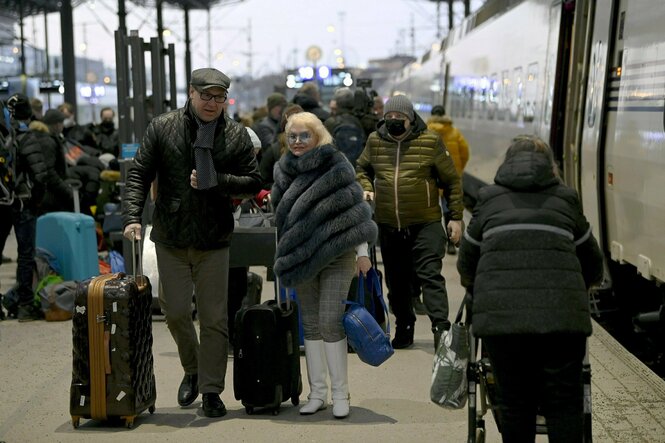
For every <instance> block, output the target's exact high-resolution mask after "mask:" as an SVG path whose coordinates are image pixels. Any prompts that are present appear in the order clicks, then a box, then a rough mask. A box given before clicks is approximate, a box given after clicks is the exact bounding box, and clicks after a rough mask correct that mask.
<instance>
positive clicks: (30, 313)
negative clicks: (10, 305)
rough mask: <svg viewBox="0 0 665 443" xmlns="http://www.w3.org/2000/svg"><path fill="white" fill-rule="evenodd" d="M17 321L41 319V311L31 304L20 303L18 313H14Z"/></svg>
mask: <svg viewBox="0 0 665 443" xmlns="http://www.w3.org/2000/svg"><path fill="white" fill-rule="evenodd" d="M16 317H17V318H18V321H20V322H22V323H23V322H29V321H34V320H41V319H42V318H43V317H42V313H41V311H39V310H38V309H37V308H36V307H35V306H33V305H20V306H19V307H18V314H17V315H16Z"/></svg>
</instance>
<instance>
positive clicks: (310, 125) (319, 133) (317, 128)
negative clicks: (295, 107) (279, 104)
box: [284, 112, 333, 146]
mask: <svg viewBox="0 0 665 443" xmlns="http://www.w3.org/2000/svg"><path fill="white" fill-rule="evenodd" d="M296 123H300V124H301V125H303V126H305V127H306V128H307V129H309V130H310V131H312V133H313V134H314V135H315V136H316V139H317V144H316V146H323V145H329V144H331V143H332V142H333V138H332V135H330V132H328V130H327V129H326V127H325V126H323V123H322V122H321V120H320V119H319V118H318V117H317V116H316V115H314V114H312V113H311V112H297V113H295V114H292V115H291V116H290V117H289V118H288V120H287V121H286V128H284V132H285V133H286V134H288V133H289V130H290V129H291V127H292V126H293V125H294V124H296Z"/></svg>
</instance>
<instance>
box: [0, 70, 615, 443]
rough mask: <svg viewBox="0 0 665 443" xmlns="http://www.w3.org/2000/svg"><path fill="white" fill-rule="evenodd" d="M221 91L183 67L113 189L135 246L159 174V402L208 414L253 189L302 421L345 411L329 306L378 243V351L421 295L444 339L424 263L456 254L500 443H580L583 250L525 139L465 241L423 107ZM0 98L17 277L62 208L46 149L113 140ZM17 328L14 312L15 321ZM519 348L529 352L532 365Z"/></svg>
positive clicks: (303, 93) (459, 146) (548, 167)
mask: <svg viewBox="0 0 665 443" xmlns="http://www.w3.org/2000/svg"><path fill="white" fill-rule="evenodd" d="M230 86H231V79H230V78H229V77H228V76H226V75H225V74H224V73H222V72H221V71H219V70H217V69H213V68H202V69H197V70H194V71H193V72H192V75H191V82H190V84H189V86H188V100H187V103H186V104H185V105H184V106H183V107H182V108H180V109H177V110H173V111H170V112H167V113H165V114H162V115H160V116H156V117H155V118H154V119H152V120H151V121H150V123H149V125H148V128H147V130H146V135H145V138H144V140H143V143H142V144H141V146H140V148H139V149H138V152H137V153H136V157H135V158H134V168H132V169H131V171H130V172H129V174H128V177H127V180H126V194H125V196H124V199H125V200H124V202H123V203H124V205H123V226H124V235H125V236H126V237H128V238H129V237H134V238H140V237H141V234H142V232H143V228H144V226H142V217H143V209H144V205H145V201H146V198H147V195H148V192H149V189H150V184H151V183H152V182H153V181H154V180H155V178H157V177H159V180H160V185H159V187H158V190H157V196H156V202H155V211H154V215H153V219H152V225H153V229H152V234H151V239H152V240H153V241H154V243H155V245H156V252H157V263H158V268H159V274H160V283H161V286H162V288H163V293H162V294H161V295H160V305H161V308H162V310H163V312H164V313H165V316H166V319H167V325H168V328H169V331H170V332H171V334H172V336H173V339H174V341H175V343H176V345H177V348H178V354H179V356H180V361H181V364H182V367H183V372H184V375H183V379H182V381H181V384H180V386H179V388H178V394H177V402H178V404H180V405H181V406H187V405H190V404H191V403H192V402H194V401H195V400H196V398H198V395H199V393H201V394H203V402H202V408H203V413H204V415H205V416H207V417H221V416H223V415H225V414H226V407H225V405H224V403H223V402H222V400H221V399H220V396H219V394H220V393H221V392H222V390H223V389H224V386H225V375H226V365H227V363H226V362H227V354H228V349H229V336H230V331H229V318H230V317H232V316H233V315H234V312H231V311H230V309H229V298H232V297H238V296H242V294H233V293H230V291H229V287H240V288H243V287H244V288H246V283H245V285H244V286H243V285H239V286H238V285H233V284H230V282H229V280H230V279H232V278H241V279H242V278H245V277H246V275H247V274H246V269H243V270H241V272H232V271H230V269H229V242H230V238H231V235H232V233H233V229H234V218H233V212H234V210H235V209H234V204H235V203H234V202H236V203H237V202H238V201H240V200H241V199H243V198H252V197H253V196H255V195H256V194H257V193H259V192H260V191H261V189H264V190H269V191H271V192H270V199H271V202H272V206H273V208H274V215H275V222H276V227H277V238H278V243H277V249H276V255H275V263H274V272H275V274H276V275H277V277H278V278H279V280H280V281H281V282H282V283H283V284H284V285H286V286H288V287H290V288H295V290H296V293H297V294H298V297H299V301H300V308H301V310H302V323H303V330H304V347H305V360H306V365H307V374H308V382H309V394H308V399H309V401H308V402H307V403H306V404H305V405H304V406H302V407H301V408H300V413H301V414H314V413H317V412H318V411H320V410H322V409H325V408H326V407H327V404H328V398H329V396H330V398H331V399H332V405H333V406H332V413H333V416H334V417H336V418H344V417H346V416H348V415H349V413H350V395H349V380H348V375H347V342H346V337H345V333H344V329H343V327H342V322H341V317H342V314H343V312H344V304H343V303H342V302H343V301H344V300H345V299H346V298H347V295H348V292H349V287H350V284H351V280H352V279H353V278H354V276H356V275H358V273H359V272H360V273H363V274H365V273H367V272H368V270H369V269H370V268H371V267H373V266H374V267H375V266H377V263H373V262H372V261H370V259H369V257H370V253H369V250H370V248H373V247H375V246H376V245H378V246H380V251H381V258H382V265H383V271H384V272H383V275H384V277H385V283H386V287H387V289H388V301H389V305H390V308H391V311H392V313H393V315H394V316H395V326H396V328H395V334H394V337H393V339H392V345H393V347H394V348H395V349H398V350H401V349H407V348H409V347H411V346H412V345H413V341H414V328H415V322H416V320H417V315H416V314H417V311H416V308H418V305H419V302H420V298H419V297H420V294H421V293H422V302H421V305H420V307H419V309H421V310H422V313H425V314H426V315H427V316H428V317H429V320H430V326H431V332H432V342H433V345H434V349H435V350H436V349H437V347H438V345H439V342H440V340H441V337H442V336H443V334H445V333H446V331H448V330H449V329H450V320H449V307H448V297H447V290H446V281H445V279H444V277H443V274H442V261H443V258H444V256H445V254H446V253H448V254H458V259H457V267H458V270H459V272H460V275H461V277H462V279H461V281H462V284H463V285H464V286H465V287H466V288H467V290H468V291H469V292H470V293H472V294H473V302H472V303H473V311H474V331H475V332H476V334H477V336H478V337H481V338H482V339H483V340H484V341H485V342H486V347H487V351H488V353H489V358H490V361H491V363H492V365H493V366H495V368H496V370H495V376H496V382H497V389H498V399H499V413H500V414H501V421H502V428H503V429H502V434H503V438H504V441H530V440H529V439H531V440H532V439H533V437H532V436H531V435H532V434H533V432H534V426H533V421H535V415H536V412H537V411H538V412H540V413H542V414H544V415H546V418H547V423H548V428H551V432H550V441H567V442H568V441H581V436H582V430H581V422H580V420H581V417H582V413H581V411H582V409H581V408H582V382H581V370H582V369H581V368H582V358H583V354H584V341H585V339H586V337H587V336H588V335H589V334H590V333H591V323H590V316H589V307H588V302H587V300H586V293H587V289H588V288H589V286H590V285H592V284H594V283H595V282H597V281H598V280H599V279H600V278H602V257H601V253H600V250H599V248H598V245H597V243H596V241H595V239H594V237H593V235H592V234H591V230H590V228H589V225H588V223H587V221H586V219H585V218H584V215H583V214H582V211H581V209H580V204H579V200H578V197H577V195H576V194H575V192H574V191H573V190H571V189H569V188H567V187H566V186H565V185H564V184H563V183H562V181H561V179H560V178H559V175H558V169H557V165H556V163H555V161H554V159H553V155H552V150H551V149H550V148H549V146H548V145H547V144H546V143H545V142H543V141H542V140H540V139H538V138H537V137H534V136H521V137H518V138H516V139H514V140H512V141H506V145H507V147H508V149H507V153H506V158H505V161H504V163H503V164H502V165H501V166H500V168H499V170H498V172H497V175H496V179H495V184H494V185H491V186H488V187H486V188H483V190H482V191H481V195H480V198H479V200H478V203H477V205H476V206H475V207H474V208H470V209H472V211H473V214H472V217H471V221H470V224H469V226H468V229H467V230H466V231H465V230H464V223H463V212H464V209H465V208H464V206H463V201H462V193H463V192H462V175H463V172H464V168H465V166H466V164H467V162H468V161H469V158H470V155H469V146H468V144H467V142H466V139H465V138H464V136H463V135H462V134H461V132H460V131H459V130H457V129H456V128H455V127H454V126H453V122H452V120H451V119H450V117H448V116H447V115H446V113H445V110H444V109H443V107H442V106H440V105H439V106H434V108H433V109H432V112H431V117H430V118H429V119H428V121H427V122H426V121H424V120H423V119H422V118H421V116H420V115H419V114H418V112H416V110H415V109H414V106H413V104H412V102H411V101H410V99H409V98H408V97H407V96H405V95H394V96H392V97H389V98H388V99H387V100H385V101H384V100H383V99H382V98H381V97H376V98H372V97H368V96H367V94H366V93H365V91H362V90H360V89H356V90H353V89H351V88H348V87H342V88H338V89H337V90H336V91H335V94H334V96H333V99H332V100H331V102H330V103H329V105H328V106H324V105H323V104H322V103H321V98H320V95H319V91H318V88H317V86H316V84H315V83H312V82H310V83H306V84H305V85H304V86H303V87H302V88H301V89H300V90H299V91H298V93H297V94H296V95H295V96H294V97H293V98H292V100H291V101H290V102H289V100H287V97H286V96H285V95H283V94H281V93H279V92H275V93H273V94H271V95H270V96H268V97H267V98H266V106H265V107H264V108H263V109H260V110H256V112H255V113H254V116H253V118H248V117H244V118H240V117H238V116H236V117H235V118H234V117H233V116H230V115H228V112H227V110H226V99H227V95H228V91H229V88H230ZM11 100H12V99H10V101H8V103H7V107H8V109H9V110H10V113H11V125H12V130H13V131H15V132H16V133H19V134H21V133H25V134H28V135H27V136H26V137H24V138H23V139H22V140H21V141H20V143H19V144H20V145H21V149H20V153H21V155H22V156H24V157H25V158H26V159H28V161H27V162H26V164H27V165H29V169H28V170H26V171H27V172H28V173H29V175H30V176H31V178H32V179H33V180H34V182H35V183H36V184H37V185H41V186H42V187H43V188H44V190H45V191H43V192H44V195H41V194H40V195H39V196H37V194H36V192H35V191H34V190H33V193H32V197H30V198H29V199H28V200H20V199H19V200H20V203H17V204H15V205H10V206H4V207H2V208H0V210H1V211H4V212H3V214H7V216H4V215H3V216H2V218H1V220H2V232H0V234H2V235H1V236H0V240H2V241H3V242H4V238H6V234H7V233H8V229H9V228H10V227H11V226H12V225H13V226H14V228H15V230H16V232H17V239H18V242H19V271H18V274H19V283H20V282H21V281H22V280H23V279H25V277H24V276H22V274H21V273H22V272H24V271H25V263H26V260H28V258H29V255H30V254H34V251H33V249H34V220H35V217H36V216H38V215H39V214H40V213H41V212H42V211H44V210H46V209H44V208H49V209H48V210H56V209H55V208H57V207H58V206H57V205H59V204H60V205H69V202H70V201H71V194H70V192H71V191H70V189H69V188H68V186H67V185H66V183H65V180H66V178H67V177H68V176H70V175H71V174H70V169H71V166H72V165H69V164H68V163H67V161H68V158H67V157H66V156H63V155H61V154H60V153H62V152H66V147H65V144H66V142H67V140H75V141H76V143H79V144H83V145H86V146H92V147H93V148H95V149H97V150H99V155H98V156H97V157H96V158H101V157H102V156H103V155H106V154H109V155H112V156H115V157H117V155H118V151H117V148H118V143H117V133H114V127H113V118H114V115H113V110H111V109H104V110H102V112H101V115H100V117H101V120H102V122H101V123H100V124H99V125H96V126H94V127H91V126H81V125H78V124H77V123H76V122H75V120H74V119H73V111H72V109H71V107H69V106H68V105H66V104H64V105H62V106H61V107H59V108H58V109H57V110H56V109H52V110H48V111H46V113H45V114H44V115H43V116H41V110H40V111H39V112H38V111H37V109H36V108H35V111H34V112H33V111H32V109H33V108H34V106H33V107H30V103H29V102H28V101H27V99H26V98H25V97H18V98H17V99H16V100H14V101H13V102H12V101H11ZM326 107H327V108H328V109H325V108H326ZM38 116H41V117H38ZM246 128H247V129H246ZM250 128H251V129H250ZM33 189H36V186H35V188H33ZM19 195H20V194H19ZM263 195H265V194H263ZM30 236H33V237H30ZM458 247H459V251H457V248H458ZM243 276H244V277H243ZM26 287H27V286H26ZM193 292H195V293H196V303H197V305H198V306H197V308H198V309H197V310H198V313H199V317H198V320H199V325H200V333H199V334H197V332H196V329H195V326H194V323H193V320H192V316H191V312H190V309H191V307H190V304H191V294H192V293H193ZM24 295H25V297H26V299H27V297H28V294H27V292H26V293H25V294H24ZM29 296H30V297H32V293H30V294H29ZM234 305H237V303H235V304H234ZM30 315H31V314H30V313H25V312H23V313H22V311H19V320H21V319H23V320H25V319H29V317H30ZM564 343H565V345H563V344H564ZM525 348H529V349H532V350H535V349H539V351H538V355H537V357H538V358H534V354H533V353H530V355H529V356H528V357H527V356H526V354H524V353H523V352H522V351H523V349H525ZM554 349H558V351H557V352H553V350H554ZM534 374H535V375H534ZM526 378H529V379H530V380H531V381H532V383H533V384H535V385H536V386H537V387H538V392H539V395H538V396H533V395H531V392H530V390H529V389H530V387H527V386H526V385H525V383H523V382H522V381H523V380H524V379H526ZM328 379H329V380H330V389H329V386H328ZM539 407H541V408H542V409H538V408H539ZM530 436H531V437H530Z"/></svg>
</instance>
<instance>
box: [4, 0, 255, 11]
mask: <svg viewBox="0 0 665 443" xmlns="http://www.w3.org/2000/svg"><path fill="white" fill-rule="evenodd" d="M0 1H1V0H0ZM241 1H242V0H162V2H163V4H164V5H171V6H177V7H179V8H182V9H184V8H185V7H187V8H189V9H210V8H212V7H213V6H215V5H216V4H217V3H240V2H241ZM132 3H136V4H137V5H141V6H156V4H157V0H133V1H132Z"/></svg>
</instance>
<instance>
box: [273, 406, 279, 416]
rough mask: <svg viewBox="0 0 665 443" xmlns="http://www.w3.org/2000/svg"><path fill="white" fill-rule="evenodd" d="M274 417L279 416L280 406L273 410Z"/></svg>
mask: <svg viewBox="0 0 665 443" xmlns="http://www.w3.org/2000/svg"><path fill="white" fill-rule="evenodd" d="M272 415H279V406H277V407H276V408H275V409H273V410H272Z"/></svg>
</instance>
